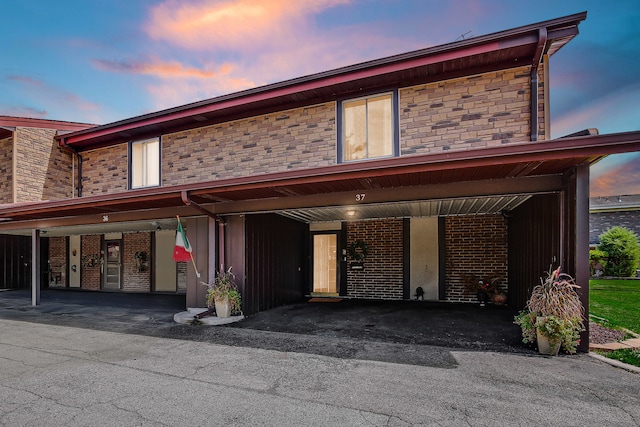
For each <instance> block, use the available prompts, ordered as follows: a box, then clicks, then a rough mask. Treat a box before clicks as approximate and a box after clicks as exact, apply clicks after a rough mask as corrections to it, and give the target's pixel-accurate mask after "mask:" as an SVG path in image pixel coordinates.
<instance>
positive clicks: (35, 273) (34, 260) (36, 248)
mask: <svg viewBox="0 0 640 427" xmlns="http://www.w3.org/2000/svg"><path fill="white" fill-rule="evenodd" d="M39 304H40V230H37V229H34V230H31V305H33V306H36V305H39Z"/></svg>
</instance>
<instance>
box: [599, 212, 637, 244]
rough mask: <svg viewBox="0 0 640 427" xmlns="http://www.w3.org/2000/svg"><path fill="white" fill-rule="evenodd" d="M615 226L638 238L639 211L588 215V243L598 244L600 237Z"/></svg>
mask: <svg viewBox="0 0 640 427" xmlns="http://www.w3.org/2000/svg"><path fill="white" fill-rule="evenodd" d="M615 226H618V227H624V228H626V229H628V230H631V231H633V232H634V233H636V234H637V235H638V236H640V210H637V211H621V212H593V213H591V214H590V215H589V243H592V244H599V243H600V235H601V234H602V233H604V232H605V231H607V230H608V229H610V228H612V227H615Z"/></svg>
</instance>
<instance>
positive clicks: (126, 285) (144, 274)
mask: <svg viewBox="0 0 640 427" xmlns="http://www.w3.org/2000/svg"><path fill="white" fill-rule="evenodd" d="M122 238H123V242H122V257H123V258H122V264H123V267H124V271H123V275H122V290H123V291H129V292H149V291H151V268H150V267H151V233H126V234H123V235H122ZM143 251H144V252H146V253H147V260H148V261H147V265H146V266H144V267H143V269H142V271H138V268H137V266H136V262H135V258H134V254H135V253H136V252H143Z"/></svg>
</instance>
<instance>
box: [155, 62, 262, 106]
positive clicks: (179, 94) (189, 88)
mask: <svg viewBox="0 0 640 427" xmlns="http://www.w3.org/2000/svg"><path fill="white" fill-rule="evenodd" d="M258 85H259V84H257V83H256V82H255V81H252V80H250V79H248V78H244V77H241V76H240V74H239V73H236V72H234V66H233V65H232V64H224V65H223V66H221V67H220V69H219V71H218V72H217V73H216V74H215V75H214V76H212V77H209V78H206V79H193V78H169V79H163V80H162V81H159V82H155V83H150V84H148V85H147V88H146V89H147V92H149V93H150V94H151V96H152V97H153V99H154V107H155V108H157V109H164V108H170V107H175V106H176V105H182V104H184V103H186V102H194V101H197V100H200V99H206V98H212V97H214V96H218V95H221V94H223V93H229V92H238V91H241V90H244V89H249V88H252V87H255V86H258Z"/></svg>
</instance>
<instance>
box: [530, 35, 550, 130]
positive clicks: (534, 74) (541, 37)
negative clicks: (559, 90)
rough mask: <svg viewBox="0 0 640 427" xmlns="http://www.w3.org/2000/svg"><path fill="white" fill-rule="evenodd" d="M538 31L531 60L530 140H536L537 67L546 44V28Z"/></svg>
mask: <svg viewBox="0 0 640 427" xmlns="http://www.w3.org/2000/svg"><path fill="white" fill-rule="evenodd" d="M538 31H539V32H538V47H537V48H536V54H535V56H534V57H533V61H532V62H531V141H537V140H538V67H539V66H540V60H541V59H542V54H543V53H544V48H545V46H546V44H547V29H546V28H540V30H538ZM546 83H547V82H545V84H546ZM545 89H547V88H545Z"/></svg>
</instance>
